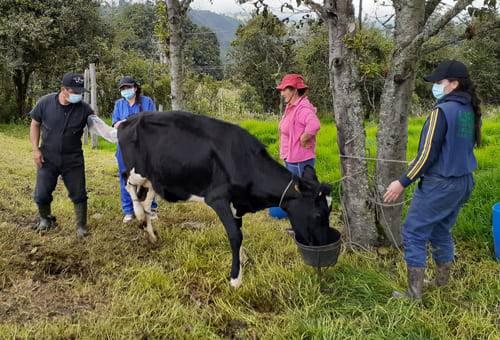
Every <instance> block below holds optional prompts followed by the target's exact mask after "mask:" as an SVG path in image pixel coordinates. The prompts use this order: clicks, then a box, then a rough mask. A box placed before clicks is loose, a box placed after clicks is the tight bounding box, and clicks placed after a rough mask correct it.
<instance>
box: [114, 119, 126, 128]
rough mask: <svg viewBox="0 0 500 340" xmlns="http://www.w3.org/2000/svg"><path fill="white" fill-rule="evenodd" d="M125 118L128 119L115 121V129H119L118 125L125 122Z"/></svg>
mask: <svg viewBox="0 0 500 340" xmlns="http://www.w3.org/2000/svg"><path fill="white" fill-rule="evenodd" d="M125 120H126V119H122V120H119V121H117V122H116V123H115V125H113V127H114V128H115V129H118V127H119V126H120V124H121V123H123V122H124V121H125Z"/></svg>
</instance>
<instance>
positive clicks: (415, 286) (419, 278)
mask: <svg viewBox="0 0 500 340" xmlns="http://www.w3.org/2000/svg"><path fill="white" fill-rule="evenodd" d="M424 276H425V268H415V267H408V289H407V290H406V292H404V293H401V292H398V291H394V292H393V293H392V296H393V297H395V298H410V299H421V298H422V290H423V286H424Z"/></svg>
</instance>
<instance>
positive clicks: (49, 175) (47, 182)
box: [34, 161, 87, 204]
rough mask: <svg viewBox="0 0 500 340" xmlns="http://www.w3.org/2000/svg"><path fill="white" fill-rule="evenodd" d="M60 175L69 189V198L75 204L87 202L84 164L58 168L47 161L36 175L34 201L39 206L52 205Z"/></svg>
mask: <svg viewBox="0 0 500 340" xmlns="http://www.w3.org/2000/svg"><path fill="white" fill-rule="evenodd" d="M59 175H60V176H61V177H62V179H63V182H64V185H65V186H66V189H68V197H69V198H70V199H71V201H73V203H75V204H76V203H81V202H85V201H87V190H86V189H85V166H84V164H83V162H82V163H81V164H72V165H71V166H56V165H54V164H51V163H50V162H48V161H46V162H45V163H43V166H42V167H41V168H40V169H38V171H37V174H36V186H35V194H34V199H35V202H36V203H37V204H50V203H51V202H52V199H53V198H52V193H53V192H54V189H55V188H56V185H57V178H58V177H59Z"/></svg>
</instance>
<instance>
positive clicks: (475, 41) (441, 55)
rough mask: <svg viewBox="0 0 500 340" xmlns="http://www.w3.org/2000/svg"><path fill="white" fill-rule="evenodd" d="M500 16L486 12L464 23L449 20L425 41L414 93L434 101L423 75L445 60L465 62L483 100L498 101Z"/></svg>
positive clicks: (499, 87)
mask: <svg viewBox="0 0 500 340" xmlns="http://www.w3.org/2000/svg"><path fill="white" fill-rule="evenodd" d="M499 28H500V16H499V15H498V13H492V12H485V13H483V15H481V16H480V17H476V18H474V19H472V20H470V21H468V22H465V23H455V24H453V23H451V24H449V25H448V26H447V27H446V28H445V29H444V30H442V31H441V33H440V34H439V35H437V36H436V37H434V38H433V39H431V41H429V43H428V44H426V45H427V46H426V49H427V50H429V51H430V52H429V53H426V54H424V55H423V56H422V58H421V59H420V61H419V65H418V69H417V70H418V73H417V82H416V90H415V91H416V93H417V94H418V96H419V97H421V98H425V99H427V100H431V101H432V100H433V98H432V94H431V91H430V87H429V85H428V84H426V83H425V82H424V81H423V79H422V77H423V76H424V75H426V74H429V73H430V72H432V70H433V68H434V67H435V66H436V65H437V64H438V63H439V62H440V61H442V60H444V59H457V60H461V61H462V62H464V63H465V64H466V65H467V66H468V68H469V73H470V75H471V78H472V79H473V80H474V81H475V83H476V85H477V89H478V93H479V95H480V97H481V98H482V99H483V100H484V102H486V103H490V104H498V103H500V83H499V82H498V81H497V80H498V79H499V78H500V29H499Z"/></svg>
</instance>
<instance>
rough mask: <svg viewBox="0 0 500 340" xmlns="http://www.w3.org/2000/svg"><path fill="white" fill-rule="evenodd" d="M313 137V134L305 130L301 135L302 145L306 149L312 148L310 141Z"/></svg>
mask: <svg viewBox="0 0 500 340" xmlns="http://www.w3.org/2000/svg"><path fill="white" fill-rule="evenodd" d="M312 137H313V135H311V134H309V133H307V132H304V133H303V134H302V136H300V146H302V147H303V148H305V149H309V148H312V144H311V143H310V141H311V138H312Z"/></svg>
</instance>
